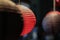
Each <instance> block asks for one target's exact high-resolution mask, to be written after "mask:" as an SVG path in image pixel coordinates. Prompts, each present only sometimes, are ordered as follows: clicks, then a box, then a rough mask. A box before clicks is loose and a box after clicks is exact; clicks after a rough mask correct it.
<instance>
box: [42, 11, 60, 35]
mask: <svg viewBox="0 0 60 40" xmlns="http://www.w3.org/2000/svg"><path fill="white" fill-rule="evenodd" d="M42 26H43V29H44V31H45V32H46V33H47V34H55V33H58V32H59V31H60V12H58V11H51V12H49V13H47V15H46V16H45V17H44V19H43V21H42Z"/></svg>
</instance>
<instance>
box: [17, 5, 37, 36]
mask: <svg viewBox="0 0 60 40" xmlns="http://www.w3.org/2000/svg"><path fill="white" fill-rule="evenodd" d="M17 7H18V9H19V10H20V12H21V13H22V17H23V21H24V25H23V30H22V33H21V34H20V35H21V36H23V35H26V34H28V33H30V32H31V31H32V29H33V28H34V26H35V24H36V17H35V15H34V13H33V12H32V10H31V9H29V8H28V7H25V6H23V5H17Z"/></svg>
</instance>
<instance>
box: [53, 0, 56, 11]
mask: <svg viewBox="0 0 60 40" xmlns="http://www.w3.org/2000/svg"><path fill="white" fill-rule="evenodd" d="M55 5H56V2H55V0H53V11H56V6H55Z"/></svg>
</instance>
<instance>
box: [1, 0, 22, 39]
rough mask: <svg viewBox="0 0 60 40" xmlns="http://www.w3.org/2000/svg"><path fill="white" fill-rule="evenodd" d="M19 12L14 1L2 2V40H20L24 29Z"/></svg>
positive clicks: (4, 0) (6, 0) (5, 0)
mask: <svg viewBox="0 0 60 40" xmlns="http://www.w3.org/2000/svg"><path fill="white" fill-rule="evenodd" d="M19 12H20V11H19V10H18V8H17V7H16V4H15V3H13V2H12V1H10V0H0V40H18V37H19V35H20V33H21V31H22V28H23V27H22V26H23V18H22V17H21V14H20V13H19Z"/></svg>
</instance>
